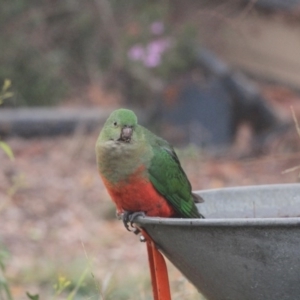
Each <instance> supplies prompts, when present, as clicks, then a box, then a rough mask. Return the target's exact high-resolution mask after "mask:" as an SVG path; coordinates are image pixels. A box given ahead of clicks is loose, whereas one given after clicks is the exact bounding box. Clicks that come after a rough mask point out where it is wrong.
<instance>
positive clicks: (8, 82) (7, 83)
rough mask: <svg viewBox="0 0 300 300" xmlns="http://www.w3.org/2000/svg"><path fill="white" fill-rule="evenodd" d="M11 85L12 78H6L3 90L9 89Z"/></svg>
mask: <svg viewBox="0 0 300 300" xmlns="http://www.w3.org/2000/svg"><path fill="white" fill-rule="evenodd" d="M10 86H11V80H10V79H5V80H4V84H3V87H2V90H3V91H4V92H5V91H7V90H8V89H9V88H10Z"/></svg>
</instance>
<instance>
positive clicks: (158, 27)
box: [150, 21, 165, 35]
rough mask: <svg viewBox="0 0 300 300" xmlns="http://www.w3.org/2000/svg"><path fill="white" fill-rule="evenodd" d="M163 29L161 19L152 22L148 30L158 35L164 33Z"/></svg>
mask: <svg viewBox="0 0 300 300" xmlns="http://www.w3.org/2000/svg"><path fill="white" fill-rule="evenodd" d="M164 30H165V25H164V23H163V22H161V21H156V22H153V23H152V24H151V25H150V31H151V33H152V34H155V35H160V34H163V33H164Z"/></svg>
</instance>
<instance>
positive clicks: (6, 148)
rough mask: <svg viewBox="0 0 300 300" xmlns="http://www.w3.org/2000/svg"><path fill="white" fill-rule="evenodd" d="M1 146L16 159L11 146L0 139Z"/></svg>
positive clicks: (9, 155)
mask: <svg viewBox="0 0 300 300" xmlns="http://www.w3.org/2000/svg"><path fill="white" fill-rule="evenodd" d="M0 148H1V149H2V150H3V151H4V152H5V153H6V155H7V156H8V157H9V158H10V159H11V160H14V158H15V157H14V153H13V152H12V150H11V148H10V147H9V146H8V145H7V144H6V143H4V142H2V141H0Z"/></svg>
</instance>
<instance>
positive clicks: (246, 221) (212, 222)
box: [134, 183, 300, 227]
mask: <svg viewBox="0 0 300 300" xmlns="http://www.w3.org/2000/svg"><path fill="white" fill-rule="evenodd" d="M292 188H299V189H300V184H297V183H293V184H269V185H252V186H242V187H226V188H218V189H209V190H202V191H195V193H199V194H201V195H203V197H204V198H205V194H207V193H216V192H220V191H224V192H234V191H243V190H248V191H249V190H256V191H258V190H266V189H292ZM200 207H201V204H200ZM134 223H136V224H138V225H139V226H140V227H143V225H159V226H161V225H164V226H189V227H197V226H200V227H211V226H220V227H223V226H225V227H226V226H228V227H233V226H234V227H236V226H269V227H272V226H275V227H277V226H300V217H268V218H260V217H257V218H255V217H249V218H216V219H213V218H212V219H184V218H160V217H141V216H139V217H137V218H136V219H135V220H134Z"/></svg>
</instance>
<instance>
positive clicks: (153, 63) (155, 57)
mask: <svg viewBox="0 0 300 300" xmlns="http://www.w3.org/2000/svg"><path fill="white" fill-rule="evenodd" d="M143 63H144V65H145V66H146V67H148V68H155V67H157V66H159V65H160V63H161V56H160V55H159V54H157V53H148V54H147V56H146V57H145V58H144V59H143Z"/></svg>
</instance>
